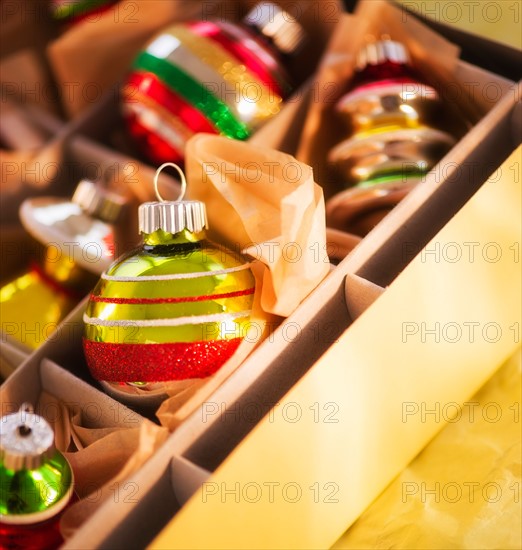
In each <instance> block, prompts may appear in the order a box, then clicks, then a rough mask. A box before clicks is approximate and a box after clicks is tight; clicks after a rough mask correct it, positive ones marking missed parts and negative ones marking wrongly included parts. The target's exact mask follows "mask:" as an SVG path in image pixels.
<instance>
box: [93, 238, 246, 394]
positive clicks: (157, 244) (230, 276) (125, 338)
mask: <svg viewBox="0 0 522 550" xmlns="http://www.w3.org/2000/svg"><path fill="white" fill-rule="evenodd" d="M171 240H175V241H176V244H172V245H168V246H166V245H167V243H169V242H170V241H171ZM145 242H146V243H147V246H146V247H140V248H138V249H136V250H135V251H134V252H132V253H130V254H128V255H126V256H123V257H122V258H120V260H118V261H117V262H116V263H114V264H113V265H112V266H111V267H110V268H109V270H108V271H107V272H106V273H103V274H102V276H101V277H100V280H99V281H98V284H97V285H96V287H95V289H94V290H93V291H92V293H91V296H90V299H89V303H88V304H87V309H86V311H85V315H84V322H85V333H84V341H83V347H84V352H85V356H86V359H87V365H88V367H89V369H90V371H91V374H92V376H93V377H94V378H95V379H97V380H100V381H105V382H109V383H133V382H146V383H148V382H168V381H173V380H185V379H190V378H205V377H207V376H210V375H211V374H213V373H214V372H216V371H217V370H218V369H219V368H220V367H221V366H222V365H223V364H224V363H225V362H226V361H227V360H228V359H229V358H230V356H231V355H232V354H233V353H234V352H235V350H236V349H237V347H238V346H239V344H240V342H241V340H242V339H243V337H244V335H245V334H246V333H247V331H248V328H249V326H250V311H251V309H252V305H253V301H254V292H255V279H254V276H253V274H252V272H251V270H250V264H249V263H248V262H246V258H245V257H244V256H242V255H241V254H238V253H235V252H233V251H230V250H227V249H225V248H223V247H220V246H218V245H215V244H214V243H212V242H211V241H208V240H206V239H205V234H204V231H202V232H201V233H197V234H196V233H191V232H190V231H188V230H183V231H181V232H180V233H176V235H175V237H174V236H173V235H171V234H169V233H165V232H164V231H163V230H162V229H158V230H157V231H155V232H154V233H152V234H151V235H146V236H145ZM151 243H154V244H151Z"/></svg>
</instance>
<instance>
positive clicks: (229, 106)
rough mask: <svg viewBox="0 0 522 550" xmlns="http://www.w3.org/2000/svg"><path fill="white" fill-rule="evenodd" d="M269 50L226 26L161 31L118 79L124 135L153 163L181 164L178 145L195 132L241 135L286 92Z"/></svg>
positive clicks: (269, 114)
mask: <svg viewBox="0 0 522 550" xmlns="http://www.w3.org/2000/svg"><path fill="white" fill-rule="evenodd" d="M155 44H156V45H157V44H163V45H164V44H168V45H170V46H169V47H165V48H164V49H163V50H162V49H161V48H160V49H159V50H158V48H155V47H154V45H155ZM274 54H275V52H272V48H271V47H270V46H268V45H264V44H262V43H260V42H259V41H258V40H257V38H256V37H255V35H254V34H253V33H251V32H250V31H249V30H247V29H244V30H243V29H242V28H241V27H240V26H238V25H235V24H233V23H226V22H221V21H215V22H209V21H201V22H192V23H180V24H177V25H172V26H170V27H168V28H166V29H165V30H163V31H162V32H161V33H159V34H158V35H156V37H154V38H153V39H152V40H151V41H150V42H149V44H148V45H146V46H145V47H144V48H143V50H142V51H141V52H140V53H139V54H138V56H137V57H136V59H135V61H134V64H133V67H132V69H131V71H130V73H129V75H128V77H127V80H126V81H125V82H124V84H123V87H122V104H123V112H124V116H125V119H126V121H127V125H128V129H129V132H130V134H131V135H132V136H133V138H134V139H135V140H136V142H137V144H138V145H139V146H140V148H141V149H142V151H143V152H144V153H145V154H146V155H147V156H148V157H149V158H150V159H152V160H153V161H154V162H157V163H163V162H172V161H175V162H177V163H181V162H183V157H184V149H185V144H186V142H187V141H188V139H189V137H190V136H192V135H193V134H195V133H197V132H208V133H220V134H222V135H225V136H228V137H231V138H234V139H240V140H244V139H248V138H249V137H250V136H251V135H252V133H253V132H254V131H255V130H256V129H257V127H258V126H259V125H260V124H262V123H264V122H265V121H266V120H268V119H270V118H272V117H273V116H274V115H276V114H277V113H278V112H279V111H280V109H281V105H282V101H283V99H284V97H286V95H287V94H288V93H289V92H290V91H291V86H290V85H289V83H288V82H289V81H288V78H287V77H286V73H285V71H284V69H283V68H282V66H281V64H280V63H279V61H278V60H277V57H276V55H274Z"/></svg>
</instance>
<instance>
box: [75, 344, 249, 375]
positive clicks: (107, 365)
mask: <svg viewBox="0 0 522 550" xmlns="http://www.w3.org/2000/svg"><path fill="white" fill-rule="evenodd" d="M241 340H242V338H233V339H230V340H209V341H206V342H205V341H203V342H176V343H167V344H113V343H108V342H95V341H93V340H88V339H86V338H84V339H83V349H84V351H85V356H86V358H87V364H88V366H89V369H90V371H91V374H92V376H93V377H94V378H95V379H96V380H105V381H107V382H120V383H125V382H166V381H169V380H186V379H188V378H205V377H207V376H210V375H211V374H213V373H214V372H216V371H217V370H218V369H219V368H220V367H221V366H222V365H223V364H224V363H225V362H226V361H227V360H228V359H229V358H230V357H231V356H232V354H233V353H234V352H235V351H236V349H237V347H238V346H239V344H240V343H241Z"/></svg>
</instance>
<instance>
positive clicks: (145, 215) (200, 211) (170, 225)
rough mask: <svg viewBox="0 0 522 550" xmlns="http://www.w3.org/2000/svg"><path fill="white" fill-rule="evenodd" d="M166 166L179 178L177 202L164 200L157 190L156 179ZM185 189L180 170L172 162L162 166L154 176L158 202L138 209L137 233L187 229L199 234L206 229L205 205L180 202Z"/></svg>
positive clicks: (184, 180) (171, 231) (191, 201)
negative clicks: (179, 186) (179, 189)
mask: <svg viewBox="0 0 522 550" xmlns="http://www.w3.org/2000/svg"><path fill="white" fill-rule="evenodd" d="M167 166H171V167H173V168H175V169H176V170H177V171H178V173H179V174H180V177H181V193H180V196H179V197H178V199H177V200H175V201H167V200H164V199H163V197H162V196H161V195H160V193H159V190H158V177H159V175H160V173H161V171H162V170H163V169H164V168H166V167H167ZM186 188H187V181H186V179H185V175H184V173H183V171H182V170H181V168H180V167H179V166H178V165H177V164H174V163H172V162H166V163H165V164H162V165H161V166H160V167H159V168H158V169H157V170H156V175H155V176H154V189H155V192H156V196H157V197H158V199H159V200H158V201H154V202H146V203H143V204H142V205H140V207H139V209H138V225H139V232H140V233H145V234H150V233H154V231H158V230H159V229H161V230H163V231H165V232H166V233H173V234H174V233H179V232H180V231H183V230H184V229H188V230H189V231H191V232H192V233H199V232H200V231H203V229H206V228H207V227H208V219H207V210H206V208H205V203H203V202H201V201H197V200H190V201H189V200H182V199H183V196H184V195H185V190H186Z"/></svg>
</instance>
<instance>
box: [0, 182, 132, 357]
mask: <svg viewBox="0 0 522 550" xmlns="http://www.w3.org/2000/svg"><path fill="white" fill-rule="evenodd" d="M124 203H125V200H124V198H123V197H121V196H119V195H117V194H115V193H112V192H108V191H107V190H106V189H104V188H102V187H100V186H99V185H97V184H95V183H94V182H91V181H89V180H82V181H81V182H80V183H79V185H78V186H77V188H76V191H75V193H74V195H73V197H72V199H71V200H67V199H64V198H57V197H39V198H35V199H28V200H26V201H25V202H24V203H23V204H22V206H21V208H20V218H21V220H22V223H23V225H24V227H25V229H27V231H28V232H29V233H30V234H31V235H32V236H33V237H34V238H35V239H37V240H38V241H40V242H41V243H42V244H43V245H44V246H45V249H42V250H43V253H42V258H41V259H40V261H33V262H32V263H31V266H30V269H29V270H28V271H27V272H26V273H24V274H22V275H20V276H19V277H17V278H15V279H13V280H11V281H9V282H8V283H6V284H5V285H4V286H2V288H1V289H0V314H1V318H2V337H3V338H4V339H5V340H10V339H13V340H14V341H15V342H19V343H20V344H22V346H24V347H25V348H28V349H36V348H37V347H39V346H40V345H41V344H43V343H44V342H45V341H46V340H47V339H48V338H49V337H51V335H52V334H53V332H54V331H55V330H56V328H57V326H58V324H59V323H60V321H62V320H63V319H64V318H65V316H66V315H67V314H68V313H69V312H70V311H71V310H72V309H73V308H74V307H75V306H76V304H78V302H79V301H80V300H81V299H82V298H83V297H84V296H85V295H86V294H87V292H88V291H89V290H90V289H91V288H92V286H93V285H94V284H95V282H96V279H97V277H95V276H94V274H96V275H99V274H100V273H101V272H103V270H104V269H106V268H107V267H108V266H109V265H110V264H111V263H112V261H113V260H114V246H115V244H114V227H113V225H112V222H114V221H115V220H116V219H117V218H118V216H119V214H120V212H121V211H122V207H123V206H124Z"/></svg>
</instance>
